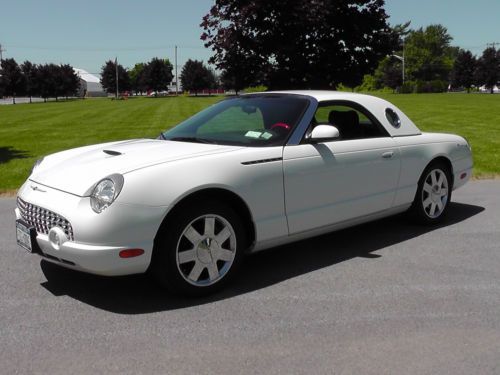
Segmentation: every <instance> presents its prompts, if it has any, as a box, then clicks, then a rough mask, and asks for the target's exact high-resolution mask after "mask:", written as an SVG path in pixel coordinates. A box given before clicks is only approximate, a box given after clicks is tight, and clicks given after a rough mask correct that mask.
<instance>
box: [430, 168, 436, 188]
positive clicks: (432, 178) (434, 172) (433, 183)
mask: <svg viewBox="0 0 500 375" xmlns="http://www.w3.org/2000/svg"><path fill="white" fill-rule="evenodd" d="M431 181H432V185H433V186H434V185H436V183H437V178H436V171H432V172H431Z"/></svg>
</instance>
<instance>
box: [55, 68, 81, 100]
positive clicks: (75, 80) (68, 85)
mask: <svg viewBox="0 0 500 375" xmlns="http://www.w3.org/2000/svg"><path fill="white" fill-rule="evenodd" d="M58 74H59V76H60V82H61V88H60V94H61V95H62V96H65V97H66V99H67V98H68V96H75V95H76V94H77V92H78V89H79V88H80V78H79V77H78V75H77V74H76V73H75V70H74V69H73V67H72V66H71V65H69V64H65V65H60V66H59V72H58Z"/></svg>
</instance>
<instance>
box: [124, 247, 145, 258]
mask: <svg viewBox="0 0 500 375" xmlns="http://www.w3.org/2000/svg"><path fill="white" fill-rule="evenodd" d="M142 254H144V250H142V249H127V250H122V251H120V253H119V255H120V258H133V257H138V256H139V255H142Z"/></svg>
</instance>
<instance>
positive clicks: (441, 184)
mask: <svg viewBox="0 0 500 375" xmlns="http://www.w3.org/2000/svg"><path fill="white" fill-rule="evenodd" d="M443 181H444V175H443V174H442V173H439V177H438V180H437V185H438V186H439V187H441V186H443Z"/></svg>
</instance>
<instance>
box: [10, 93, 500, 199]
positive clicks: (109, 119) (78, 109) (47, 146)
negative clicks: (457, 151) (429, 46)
mask: <svg viewBox="0 0 500 375" xmlns="http://www.w3.org/2000/svg"><path fill="white" fill-rule="evenodd" d="M381 96H382V97H384V98H385V99H388V100H389V101H392V102H393V103H394V104H396V105H397V106H398V107H400V108H401V109H402V110H403V111H405V112H406V113H407V114H408V116H409V117H410V118H411V119H412V120H413V121H414V122H415V123H416V124H417V126H418V127H420V129H422V130H423V131H436V132H437V131H439V132H449V133H456V134H459V135H462V136H465V137H466V138H467V139H468V140H469V141H470V142H471V144H472V148H473V152H474V162H475V168H474V173H475V175H476V177H489V176H493V175H498V174H500V95H478V94H470V95H466V94H414V95H392V94H384V95H381ZM220 99H221V97H198V98H195V97H178V98H175V97H166V98H133V99H130V100H127V101H112V100H109V99H88V100H77V101H68V102H59V103H56V102H49V103H36V104H19V105H15V106H12V105H7V106H0V192H2V191H4V192H5V191H9V190H14V189H17V188H18V187H19V186H20V184H21V183H22V182H23V181H24V180H25V179H26V177H27V176H28V174H29V170H30V168H31V166H32V164H33V163H34V161H35V160H36V159H38V158H40V157H42V156H44V155H47V154H50V153H53V152H56V151H60V150H64V149H68V148H72V147H77V146H82V145H88V144H94V143H100V142H106V141H113V140H121V139H128V138H140V137H156V136H157V135H158V134H159V133H160V131H161V130H164V129H167V128H169V127H171V126H173V125H175V124H177V123H179V122H180V121H182V120H183V119H185V118H187V117H188V116H190V115H192V114H194V113H196V112H197V111H199V110H200V109H202V108H205V107H206V106H208V105H210V104H212V103H215V102H216V101H218V100H220Z"/></svg>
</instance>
